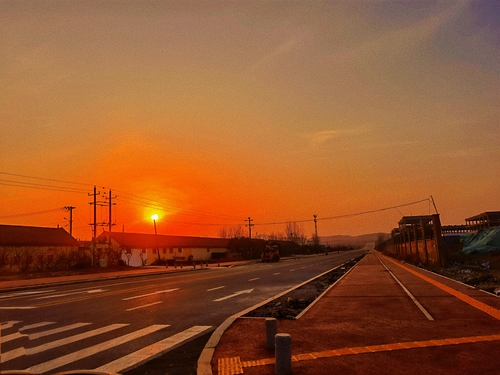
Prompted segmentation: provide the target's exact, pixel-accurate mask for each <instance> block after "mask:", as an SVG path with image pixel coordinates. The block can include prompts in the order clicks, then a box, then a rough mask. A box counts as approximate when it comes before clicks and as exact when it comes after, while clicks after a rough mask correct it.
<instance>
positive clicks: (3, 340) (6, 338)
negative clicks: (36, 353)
mask: <svg viewBox="0 0 500 375" xmlns="http://www.w3.org/2000/svg"><path fill="white" fill-rule="evenodd" d="M27 336H28V335H23V334H22V333H21V332H16V333H13V334H11V335H6V336H2V337H0V341H1V343H2V344H4V343H6V342H9V341H12V340H16V339H19V338H21V337H27Z"/></svg>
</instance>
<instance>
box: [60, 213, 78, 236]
mask: <svg viewBox="0 0 500 375" xmlns="http://www.w3.org/2000/svg"><path fill="white" fill-rule="evenodd" d="M75 208H76V207H73V206H64V207H63V210H66V211H69V234H70V236H72V235H73V210H74V209H75Z"/></svg>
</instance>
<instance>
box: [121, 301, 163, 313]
mask: <svg viewBox="0 0 500 375" xmlns="http://www.w3.org/2000/svg"><path fill="white" fill-rule="evenodd" d="M159 303H163V302H162V301H158V302H154V303H148V304H147V305H142V306H137V307H132V308H130V309H127V310H125V311H132V310H137V309H143V308H145V307H149V306H153V305H158V304H159Z"/></svg>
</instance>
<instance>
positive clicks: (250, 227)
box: [245, 216, 254, 238]
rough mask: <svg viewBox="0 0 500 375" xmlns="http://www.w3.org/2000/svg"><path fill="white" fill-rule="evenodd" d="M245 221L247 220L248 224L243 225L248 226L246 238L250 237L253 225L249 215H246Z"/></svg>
mask: <svg viewBox="0 0 500 375" xmlns="http://www.w3.org/2000/svg"><path fill="white" fill-rule="evenodd" d="M245 221H248V224H246V225H245V226H246V227H248V238H252V227H253V226H254V224H252V221H253V220H252V219H250V216H249V217H248V219H247V220H245Z"/></svg>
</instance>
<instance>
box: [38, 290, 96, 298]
mask: <svg viewBox="0 0 500 375" xmlns="http://www.w3.org/2000/svg"><path fill="white" fill-rule="evenodd" d="M105 291H106V290H104V289H93V290H81V291H78V292H69V293H62V294H51V295H50V296H43V297H38V298H34V299H49V298H57V297H67V296H72V295H75V294H83V293H88V294H93V293H102V292H105Z"/></svg>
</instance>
